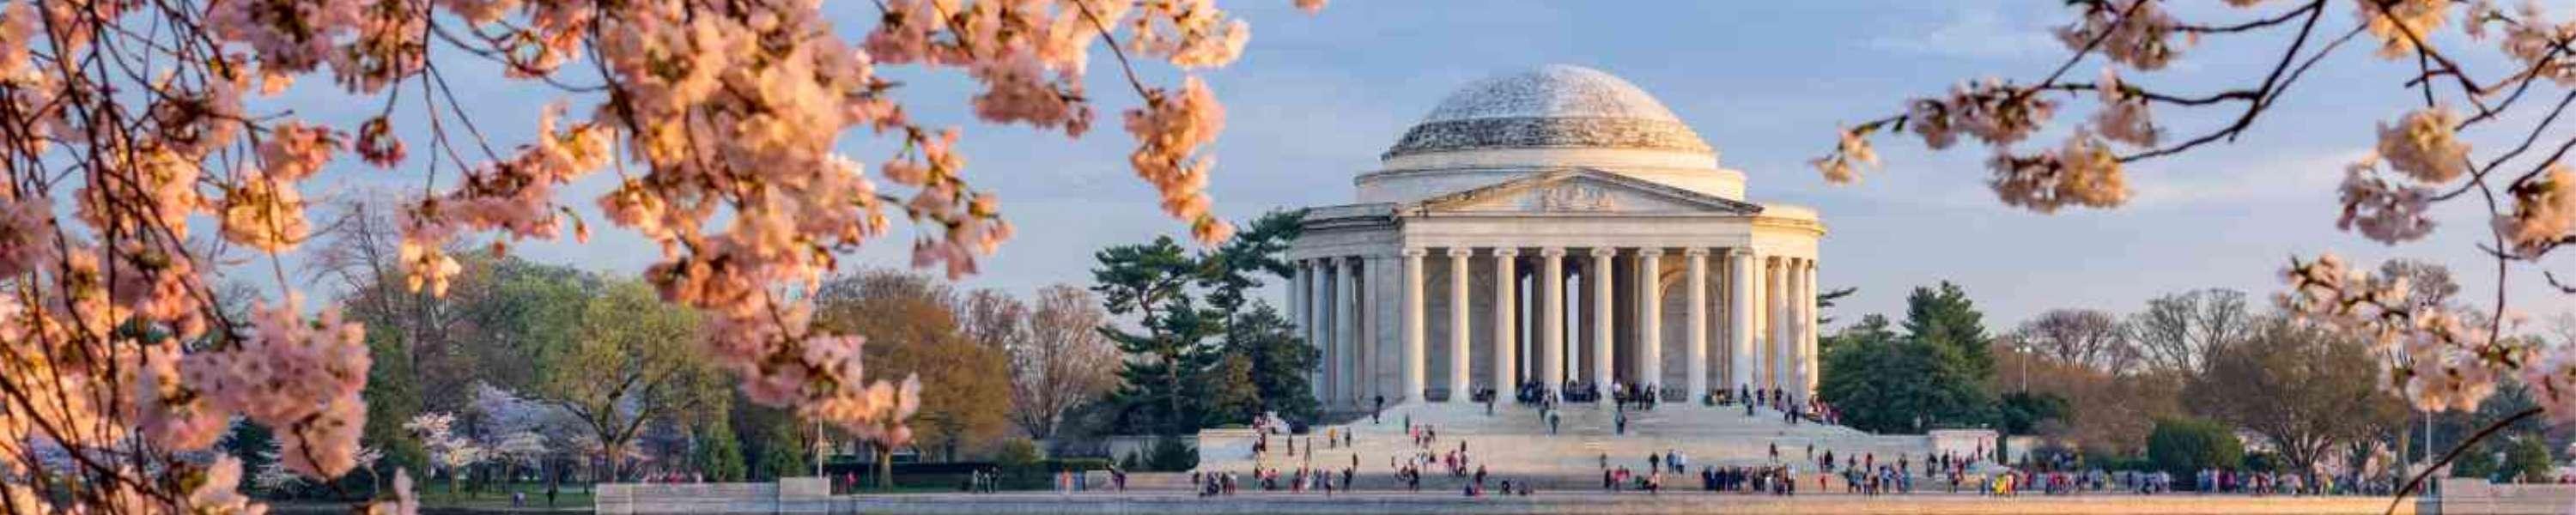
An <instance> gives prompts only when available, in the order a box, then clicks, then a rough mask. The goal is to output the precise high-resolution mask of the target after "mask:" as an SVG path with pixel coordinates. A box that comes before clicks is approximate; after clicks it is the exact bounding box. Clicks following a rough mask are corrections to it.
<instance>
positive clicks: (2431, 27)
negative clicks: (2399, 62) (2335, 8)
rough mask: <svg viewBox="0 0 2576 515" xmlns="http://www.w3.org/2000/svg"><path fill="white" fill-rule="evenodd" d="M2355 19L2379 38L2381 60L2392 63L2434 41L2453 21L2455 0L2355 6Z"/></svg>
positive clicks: (2394, 0) (2401, 0)
mask: <svg viewBox="0 0 2576 515" xmlns="http://www.w3.org/2000/svg"><path fill="white" fill-rule="evenodd" d="M2352 4H2353V8H2354V16H2355V17H2356V18H2359V19H2360V20H2361V22H2362V26H2363V27H2366V28H2368V29H2370V35H2372V36H2377V37H2378V38H2379V42H2380V45H2379V56H2380V57H2383V58H2388V59H2397V58H2408V59H2412V58H2414V55H2415V48H2416V47H2417V46H2418V45H2419V44H2422V43H2429V42H2430V41H2431V40H2432V39H2433V31H2435V30H2440V29H2441V28H2442V24H2444V23H2448V22H2449V21H2450V9H2451V0H2390V1H2385V2H2383V1H2375V0H2374V1H2358V2H2353V3H2352Z"/></svg>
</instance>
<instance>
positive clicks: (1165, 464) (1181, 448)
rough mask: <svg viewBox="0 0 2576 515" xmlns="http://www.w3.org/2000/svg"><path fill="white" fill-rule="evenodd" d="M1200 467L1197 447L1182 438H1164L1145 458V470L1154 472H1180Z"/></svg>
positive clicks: (1155, 443)
mask: <svg viewBox="0 0 2576 515" xmlns="http://www.w3.org/2000/svg"><path fill="white" fill-rule="evenodd" d="M1198 466H1199V450H1198V448H1197V447H1193V446H1191V445H1190V444H1189V443H1187V442H1184V441H1182V439H1180V438H1164V439H1161V440H1158V441H1155V442H1154V447H1153V448H1152V449H1151V450H1150V451H1149V454H1147V455H1146V456H1145V466H1144V467H1143V468H1144V469H1145V470H1148V471H1154V472H1180V471H1184V470H1189V469H1192V468H1196V467H1198Z"/></svg>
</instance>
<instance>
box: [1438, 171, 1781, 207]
mask: <svg viewBox="0 0 2576 515" xmlns="http://www.w3.org/2000/svg"><path fill="white" fill-rule="evenodd" d="M1419 206H1420V207H1421V208H1422V209H1425V210H1429V211H1446V212H1468V213H1475V212H1498V213H1503V212H1526V213H1584V212H1604V213H1708V214H1736V215H1752V214H1757V213H1761V212H1762V206H1759V205H1755V204H1751V203H1747V202H1743V201H1738V200H1729V199H1725V198H1720V197H1717V196H1713V195H1709V194H1705V193H1700V192H1696V191H1691V190H1686V189H1681V188H1676V187H1672V186H1668V185H1664V184H1658V183H1655V182H1652V181H1647V180H1643V179H1638V178H1635V177H1629V176H1626V175H1620V174H1616V173H1611V172H1605V171H1601V170H1595V169H1591V168H1564V169H1557V170H1549V171H1544V172H1538V173H1533V174H1529V175H1525V176H1521V177H1518V178H1514V179H1512V180H1508V181H1503V182H1500V183H1495V184H1491V185H1486V186H1480V187H1477V188H1474V189H1469V190H1466V191H1460V192H1457V193H1450V194H1447V195H1441V196H1437V197H1431V198H1427V199H1423V200H1422V201H1421V202H1420V203H1419Z"/></svg>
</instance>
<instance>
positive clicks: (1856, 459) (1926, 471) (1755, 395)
mask: <svg viewBox="0 0 2576 515" xmlns="http://www.w3.org/2000/svg"><path fill="white" fill-rule="evenodd" d="M1592 386H1593V385H1588V384H1583V383H1579V382H1577V383H1568V384H1567V385H1566V388H1567V389H1566V390H1565V392H1566V393H1567V395H1568V396H1569V398H1598V397H1597V394H1595V393H1592V392H1593V391H1594V390H1593V389H1592ZM1609 387H1610V390H1609V392H1610V397H1611V398H1612V399H1613V401H1614V402H1617V403H1618V406H1619V410H1618V411H1617V413H1616V417H1617V418H1616V421H1617V424H1618V426H1617V428H1616V430H1617V431H1618V432H1620V433H1625V432H1626V431H1627V412H1628V411H1629V410H1631V409H1635V410H1651V409H1654V405H1655V404H1656V399H1655V398H1654V397H1655V396H1653V395H1648V394H1647V392H1652V391H1654V389H1653V387H1652V386H1638V385H1620V384H1617V383H1612V384H1610V385H1609ZM1550 393H1551V392H1548V391H1547V389H1546V388H1545V387H1544V385H1543V384H1540V383H1528V384H1523V385H1520V386H1519V387H1518V388H1517V389H1516V392H1515V396H1516V397H1517V398H1518V399H1520V400H1521V401H1522V402H1524V403H1533V404H1537V405H1538V406H1539V407H1540V410H1539V416H1540V418H1541V419H1542V420H1543V421H1545V422H1547V423H1548V425H1549V432H1550V433H1551V434H1553V433H1555V432H1556V426H1557V421H1558V420H1559V419H1558V415H1557V413H1556V412H1555V408H1556V405H1555V399H1552V398H1550ZM1481 396H1483V397H1484V398H1485V399H1486V400H1487V401H1489V402H1490V401H1491V400H1492V399H1493V398H1494V397H1493V392H1491V391H1490V390H1488V391H1485V392H1482V393H1481ZM1705 400H1706V401H1707V402H1710V403H1714V404H1719V405H1734V404H1740V405H1743V406H1744V407H1745V409H1746V412H1747V413H1748V414H1751V413H1753V412H1754V411H1753V410H1754V409H1755V408H1756V407H1764V408H1770V409H1774V410H1778V411H1780V412H1781V413H1783V416H1784V417H1786V419H1787V420H1789V421H1791V423H1796V421H1799V420H1807V421H1815V422H1825V423H1832V422H1835V421H1837V420H1836V419H1837V418H1838V417H1837V415H1836V413H1835V411H1834V410H1833V408H1832V407H1831V406H1829V405H1825V404H1823V403H1821V402H1816V401H1813V400H1806V401H1799V400H1794V399H1792V398H1790V396H1789V395H1786V394H1785V393H1784V392H1781V391H1778V390H1767V389H1766V390H1756V389H1750V388H1738V389H1735V390H1732V391H1729V390H1715V391H1712V392H1710V393H1709V394H1708V396H1707V397H1705ZM1371 415H1372V417H1371V418H1372V421H1373V422H1374V421H1375V420H1376V419H1377V418H1378V417H1377V415H1378V414H1377V413H1374V412H1373V413H1372V414H1371ZM1402 425H1403V428H1404V434H1405V437H1406V438H1407V442H1408V444H1409V447H1408V448H1407V449H1406V450H1405V451H1403V452H1400V453H1397V454H1394V455H1389V456H1387V467H1388V470H1387V474H1388V475H1387V477H1389V478H1392V479H1393V480H1394V484H1393V487H1394V488H1399V489H1402V490H1404V491H1411V492H1419V491H1421V490H1422V489H1423V488H1424V485H1423V483H1424V482H1425V479H1426V477H1427V476H1435V475H1446V476H1448V477H1450V478H1452V479H1454V480H1456V482H1455V483H1454V484H1456V485H1458V491H1459V492H1460V493H1462V494H1463V495H1466V496H1469V497H1481V496H1488V495H1497V494H1499V495H1507V496H1508V495H1524V496H1525V495H1529V494H1530V492H1531V491H1532V490H1534V488H1533V487H1534V486H1535V485H1534V484H1533V483H1532V482H1530V481H1526V480H1522V481H1514V480H1511V479H1505V478H1501V477H1497V476H1495V475H1493V474H1491V473H1490V471H1489V470H1488V469H1487V468H1486V466H1485V464H1484V463H1482V462H1481V461H1479V460H1478V459H1477V457H1476V456H1475V455H1473V454H1471V453H1470V452H1469V446H1468V443H1467V442H1466V441H1464V440H1463V439H1453V440H1443V439H1442V436H1441V434H1440V431H1439V429H1438V428H1437V427H1434V426H1433V425H1432V424H1428V423H1422V424H1417V423H1415V422H1414V420H1413V418H1412V416H1411V414H1410V413H1407V414H1404V417H1403V418H1402ZM1253 428H1254V429H1255V433H1256V434H1257V435H1258V436H1257V437H1256V439H1255V440H1254V442H1253V444H1252V454H1253V456H1252V457H1253V458H1255V459H1256V462H1258V463H1269V462H1270V460H1269V458H1270V457H1271V456H1272V454H1273V453H1274V452H1276V453H1281V454H1284V455H1285V456H1286V457H1287V458H1288V459H1287V460H1285V461H1283V463H1295V464H1296V465H1295V466H1294V467H1292V468H1277V467H1265V466H1256V467H1254V468H1253V470H1252V471H1251V472H1250V473H1249V475H1248V477H1247V478H1239V477H1238V476H1237V475H1236V474H1235V473H1233V472H1230V471H1228V472H1210V473H1198V472H1193V473H1192V474H1191V483H1192V484H1193V485H1194V486H1195V487H1196V489H1197V491H1198V492H1199V494H1200V495H1203V496H1223V495H1233V494H1234V493H1235V492H1237V491H1238V490H1240V489H1245V488H1257V489H1259V490H1262V491H1285V492H1291V493H1304V492H1320V493H1322V494H1323V495H1327V496H1329V495H1333V493H1334V492H1335V491H1337V490H1338V491H1343V492H1348V491H1350V490H1351V489H1352V488H1353V483H1354V482H1355V481H1357V480H1358V479H1360V478H1359V477H1358V476H1359V475H1360V471H1359V468H1360V464H1361V462H1362V460H1361V456H1360V454H1358V453H1357V452H1355V451H1356V449H1355V448H1354V446H1355V445H1356V444H1357V438H1358V435H1356V434H1354V432H1353V431H1351V430H1349V429H1347V428H1339V427H1328V428H1323V429H1322V430H1321V431H1320V432H1316V433H1306V434H1298V433H1297V432H1296V431H1298V430H1299V429H1300V428H1295V427H1291V426H1290V425H1288V424H1287V423H1286V422H1285V421H1283V420H1280V419H1278V418H1276V417H1262V418H1261V419H1259V420H1256V421H1255V423H1254V424H1253ZM1319 435H1320V436H1322V437H1323V441H1322V442H1320V443H1318V442H1316V440H1315V437H1316V436H1319ZM1274 444H1276V446H1274ZM1301 447H1302V448H1303V449H1302V451H1301V449H1300V448H1301ZM1346 448H1349V449H1352V450H1353V451H1354V452H1351V453H1349V454H1347V456H1348V461H1347V462H1340V461H1341V460H1338V459H1336V460H1332V461H1336V462H1340V463H1332V464H1329V465H1322V466H1318V465H1316V464H1315V462H1316V461H1318V459H1319V458H1321V455H1322V454H1324V453H1325V452H1326V451H1327V450H1331V451H1339V450H1342V449H1346ZM1301 452H1302V453H1303V454H1304V457H1303V459H1299V458H1298V457H1299V456H1300V453H1301ZM1504 452H1508V450H1505V451H1504ZM1335 454H1340V453H1338V452H1337V453H1335ZM1769 454H1770V456H1769V457H1770V459H1769V461H1768V463H1769V464H1768V465H1750V466H1748V465H1728V466H1716V465H1709V466H1702V467H1700V468H1699V469H1698V470H1697V474H1698V475H1699V479H1700V486H1699V489H1700V490H1702V491H1706V492H1732V493H1744V494H1755V493H1761V494H1771V495H1794V494H1796V493H1797V491H1798V488H1799V487H1800V484H1799V483H1800V482H1801V481H1802V480H1803V479H1804V478H1806V477H1810V476H1812V477H1814V478H1815V481H1814V483H1813V486H1814V488H1815V489H1816V490H1815V491H1820V492H1834V491H1836V490H1839V491H1840V492H1841V493H1844V494H1851V495H1865V496H1875V495H1892V494H1912V493H1917V492H1919V491H1922V490H1920V489H1923V488H1928V489H1930V490H1932V491H1944V492H1948V493H1952V494H1958V493H1973V494H1978V495H1995V496H2014V495H2022V494H2025V493H2030V494H2036V495H2083V494H2130V495H2152V494H2164V493H2169V492H2176V491H2190V492H2199V493H2204V494H2207V493H2228V494H2246V495H2338V494H2362V495H2384V494H2386V493H2387V492H2389V491H2391V490H2393V486H2394V485H2393V484H2391V482H2390V481H2388V480H2386V479H2377V480H2365V479H2364V478H2362V477H2360V476H2357V475H2350V474H2347V475H2328V476H2305V475H2301V474H2295V473H2284V472H2256V471H2247V470H2236V469H2208V470H2202V471H2199V472H2198V473H2196V474H2193V475H2192V476H2191V477H2189V478H2178V477H2176V475H2175V474H2171V473H2167V472H2161V471H2142V470H2103V469H2100V468H2089V469H2088V468H2083V467H2081V466H2079V465H2080V463H2078V462H2075V461H2073V460H2072V459H2071V458H2069V457H2065V456H2055V457H2051V458H2048V459H2041V460H2038V461H2024V462H2022V463H2019V464H2014V465H2010V466H2000V467H1997V466H1982V467H1981V466H1980V462H1982V461H1983V457H1985V456H1988V455H1990V453H1989V451H1988V449H1987V448H1986V447H1985V446H1984V445H1982V444H1980V445H1978V446H1977V447H1976V449H1974V450H1972V451H1969V452H1967V453H1964V454H1963V453H1956V452H1951V453H1941V454H1923V455H1917V456H1904V455H1898V456H1892V457H1891V458H1892V459H1885V460H1883V459H1881V457H1880V456H1879V455H1878V454H1876V453H1874V452H1858V453H1839V452H1837V451H1835V450H1833V449H1823V450H1821V451H1820V450H1819V449H1817V448H1816V447H1815V446H1814V445H1808V446H1807V448H1806V450H1805V457H1804V458H1803V459H1794V458H1787V457H1784V456H1782V453H1781V449H1780V446H1779V444H1778V443H1777V442H1774V443H1771V444H1770V450H1769ZM1341 457H1342V456H1335V458H1341ZM1644 462H1645V466H1643V467H1638V468H1631V465H1630V464H1628V463H1613V460H1611V459H1610V456H1609V455H1607V454H1603V455H1601V457H1600V473H1601V487H1602V489H1603V490H1606V491H1610V492H1623V491H1640V492H1646V493H1650V494H1651V493H1660V492H1662V491H1664V490H1666V489H1667V488H1671V487H1670V486H1668V485H1667V484H1666V482H1667V478H1674V477H1683V475H1685V474H1690V473H1692V469H1691V462H1690V458H1689V456H1688V455H1687V454H1685V453H1683V452H1681V451H1680V450H1679V449H1668V450H1666V451H1664V452H1662V453H1649V454H1648V455H1647V456H1646V457H1645V460H1644ZM1802 472H1803V473H1802ZM1122 475H1123V474H1122ZM1120 479H1123V478H1120ZM1836 480H1839V483H1840V484H1839V485H1837V484H1835V483H1836ZM1119 482H1120V483H1123V481H1119ZM979 483H982V482H980V481H979ZM1927 483H1928V484H1929V486H1925V484H1927ZM1489 484H1490V485H1494V486H1495V487H1496V488H1494V489H1489ZM1837 486H1839V487H1840V488H1836V487H1837ZM1372 488H1375V487H1372ZM977 489H979V490H980V489H983V488H982V487H980V485H979V487H978V488H977Z"/></svg>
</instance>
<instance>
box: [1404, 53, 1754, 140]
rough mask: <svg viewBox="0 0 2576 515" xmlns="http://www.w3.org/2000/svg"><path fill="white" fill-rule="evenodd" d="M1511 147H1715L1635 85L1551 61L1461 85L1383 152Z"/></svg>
mask: <svg viewBox="0 0 2576 515" xmlns="http://www.w3.org/2000/svg"><path fill="white" fill-rule="evenodd" d="M1516 148H1603V149H1634V150H1661V151H1677V152H1685V153H1693V154H1712V153H1713V151H1712V150H1711V149H1710V148H1709V146H1708V143H1707V142H1706V141H1703V140H1701V139H1700V137H1699V134H1698V133H1697V132H1693V131H1692V130H1691V128H1690V126H1689V125H1685V124H1683V123H1682V121H1681V119H1680V118H1678V117H1675V116H1673V112H1672V110H1670V109H1666V108H1664V104H1663V102H1658V101H1656V100H1655V97H1654V96H1653V95H1648V94H1646V91H1645V90H1643V89H1639V88H1638V87H1637V86H1636V85H1635V84H1629V83H1628V81H1626V80H1622V79H1620V78H1619V77H1617V76H1613V75H1610V74H1608V73H1603V72H1602V71H1600V70H1595V69H1591V68H1585V67H1581V66H1569V65H1548V66H1542V67H1539V68H1537V69H1533V70H1528V71H1523V72H1518V73H1510V74H1504V75H1498V76H1493V77H1487V78H1485V79H1482V80H1478V81H1475V82H1472V83H1469V84H1467V85H1466V86H1465V87H1461V88H1458V90H1457V91H1456V92H1453V93H1450V94H1449V96H1448V98H1446V99H1443V100H1441V101H1440V105H1439V107H1436V108H1433V109H1432V110H1431V114H1430V115H1429V116H1425V117H1423V119H1422V122H1421V123H1418V124H1414V126H1413V128H1412V129H1410V130H1407V131H1405V133H1404V137H1403V139H1400V140H1397V141H1396V143H1395V146H1394V147H1393V148H1389V149H1387V151H1386V154H1384V155H1383V156H1381V157H1382V158H1385V159H1390V160H1391V159H1394V158H1397V157H1402V156H1406V155H1413V154H1425V153H1434V152H1454V151H1467V150H1487V149H1516Z"/></svg>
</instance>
